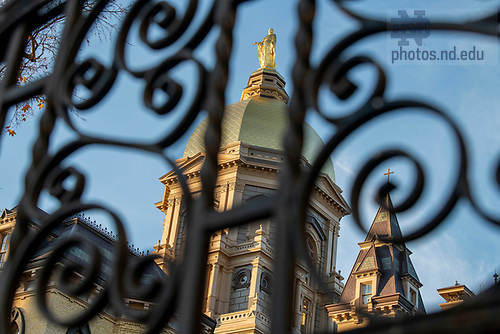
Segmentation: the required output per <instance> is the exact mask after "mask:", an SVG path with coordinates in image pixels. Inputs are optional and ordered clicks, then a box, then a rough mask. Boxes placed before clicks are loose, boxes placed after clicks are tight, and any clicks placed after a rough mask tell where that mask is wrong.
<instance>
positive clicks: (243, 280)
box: [238, 274, 248, 284]
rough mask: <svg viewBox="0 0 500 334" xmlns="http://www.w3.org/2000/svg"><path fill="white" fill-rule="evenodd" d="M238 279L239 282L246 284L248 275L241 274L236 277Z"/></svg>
mask: <svg viewBox="0 0 500 334" xmlns="http://www.w3.org/2000/svg"><path fill="white" fill-rule="evenodd" d="M238 281H239V283H240V284H246V283H247V282H248V275H246V274H242V275H240V276H239V277H238Z"/></svg>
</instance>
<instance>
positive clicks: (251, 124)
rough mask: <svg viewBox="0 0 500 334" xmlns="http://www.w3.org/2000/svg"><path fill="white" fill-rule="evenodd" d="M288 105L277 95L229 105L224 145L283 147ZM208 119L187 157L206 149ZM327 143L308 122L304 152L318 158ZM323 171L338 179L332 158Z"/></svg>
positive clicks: (309, 157) (195, 135)
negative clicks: (205, 138)
mask: <svg viewBox="0 0 500 334" xmlns="http://www.w3.org/2000/svg"><path fill="white" fill-rule="evenodd" d="M286 112H287V105H286V104H285V103H284V102H282V101H280V100H277V99H273V98H268V97H261V96H256V97H252V98H249V99H246V100H243V101H239V102H236V103H233V104H230V105H228V106H226V108H225V113H224V119H223V120H222V138H221V147H225V146H227V145H229V144H231V143H234V142H238V141H241V142H243V143H245V144H248V145H252V146H259V147H265V148H270V149H275V150H283V141H284V136H285V131H286V128H287V122H288V120H287V115H286ZM207 124H208V120H207V119H204V120H203V121H202V122H201V123H200V125H198V127H197V128H196V129H195V130H194V132H193V134H192V135H191V137H190V138H189V141H188V144H187V146H186V150H185V151H184V157H190V156H193V155H195V154H197V153H198V152H204V151H205V147H204V144H203V138H204V134H205V131H206V128H207ZM323 146H324V143H323V141H322V140H321V138H320V137H319V135H318V134H317V133H316V131H314V129H313V128H312V127H311V126H310V125H309V124H307V123H305V124H304V147H303V152H302V154H303V156H304V157H305V158H306V159H307V160H308V161H309V162H310V163H312V162H314V159H315V158H316V156H317V154H318V153H319V151H320V150H321V148H322V147H323ZM322 171H323V172H325V173H326V174H328V175H329V176H330V178H331V179H332V181H334V182H335V173H334V169H333V164H332V161H331V159H328V161H327V162H326V164H325V165H324V166H323V169H322Z"/></svg>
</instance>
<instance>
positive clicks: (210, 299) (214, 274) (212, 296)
mask: <svg viewBox="0 0 500 334" xmlns="http://www.w3.org/2000/svg"><path fill="white" fill-rule="evenodd" d="M219 270H220V264H219V263H213V264H212V270H211V272H210V280H209V283H208V291H207V310H206V312H207V315H208V316H209V317H214V316H215V313H216V310H215V306H216V305H215V304H216V302H217V299H218V294H219V291H218V290H219V289H218V287H219V284H218V283H219Z"/></svg>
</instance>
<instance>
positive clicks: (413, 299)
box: [410, 289, 417, 306]
mask: <svg viewBox="0 0 500 334" xmlns="http://www.w3.org/2000/svg"><path fill="white" fill-rule="evenodd" d="M410 301H411V303H412V304H413V305H414V306H417V291H415V290H413V289H410Z"/></svg>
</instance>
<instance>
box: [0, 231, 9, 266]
mask: <svg viewBox="0 0 500 334" xmlns="http://www.w3.org/2000/svg"><path fill="white" fill-rule="evenodd" d="M0 238H1V243H0V269H1V268H2V267H3V264H4V262H5V260H6V259H7V249H8V248H9V240H10V233H4V234H2V235H1V237H0Z"/></svg>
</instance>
